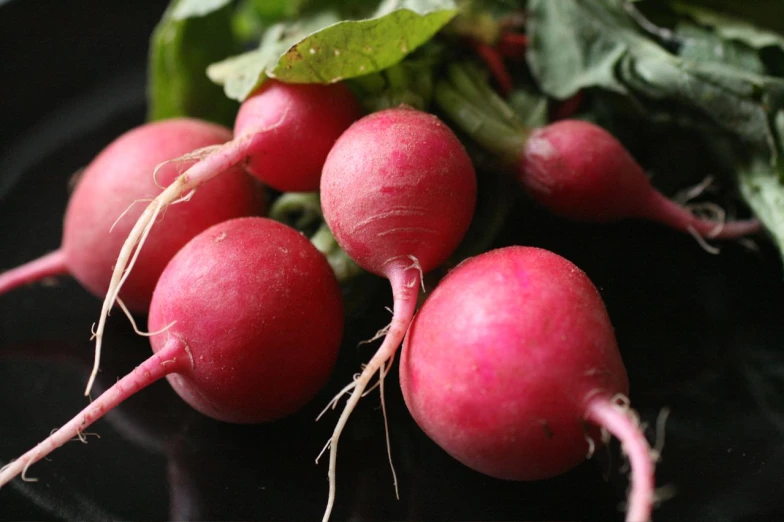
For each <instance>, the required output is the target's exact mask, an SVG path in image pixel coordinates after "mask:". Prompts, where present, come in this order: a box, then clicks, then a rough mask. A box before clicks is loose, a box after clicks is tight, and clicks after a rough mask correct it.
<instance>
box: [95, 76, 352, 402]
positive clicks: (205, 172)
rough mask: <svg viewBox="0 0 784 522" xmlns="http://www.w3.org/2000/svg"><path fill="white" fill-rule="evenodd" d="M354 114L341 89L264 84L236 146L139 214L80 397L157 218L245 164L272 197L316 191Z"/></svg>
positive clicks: (240, 120) (210, 157) (245, 112)
mask: <svg viewBox="0 0 784 522" xmlns="http://www.w3.org/2000/svg"><path fill="white" fill-rule="evenodd" d="M359 115H360V107H359V103H358V102H357V100H356V99H355V98H354V96H353V94H352V93H351V91H349V90H348V88H347V87H346V86H345V85H344V84H333V85H293V84H285V83H280V82H277V81H268V82H266V83H264V85H263V86H262V87H261V88H260V89H259V90H258V91H257V92H256V93H254V94H253V95H252V96H251V97H250V98H248V99H247V100H245V102H244V103H243V104H242V106H241V107H240V110H239V113H238V114H237V118H236V121H235V125H234V136H235V137H234V140H232V141H230V142H228V143H226V144H225V145H223V146H221V147H218V148H215V149H213V150H211V151H210V153H209V154H206V155H202V159H201V161H199V162H198V163H196V164H195V165H193V166H192V167H191V168H189V169H188V170H186V171H185V172H184V173H183V174H181V175H180V176H179V177H178V178H177V179H176V180H175V181H174V182H173V183H172V184H171V185H169V186H168V188H167V189H166V190H165V191H163V192H162V193H161V194H160V195H158V196H157V197H156V198H155V199H154V200H153V201H152V202H151V203H150V204H149V205H148V206H147V208H146V209H144V212H143V213H142V214H141V216H140V217H139V219H138V221H137V222H136V224H135V225H134V227H133V229H132V230H131V231H130V232H129V233H128V234H127V239H126V241H125V243H124V244H123V246H122V249H121V250H120V252H119V256H118V258H117V263H116V264H115V267H114V272H113V273H112V277H111V282H110V284H109V289H108V290H107V292H106V298H105V299H104V302H103V307H102V309H101V316H100V318H99V320H98V327H97V329H96V331H95V342H96V344H95V366H94V368H93V373H92V375H91V376H90V380H89V382H88V383H87V389H86V390H85V395H87V394H88V393H89V392H90V388H91V386H92V383H93V381H94V379H95V373H96V372H97V371H98V366H99V364H100V357H101V344H102V342H103V332H104V329H105V324H106V318H107V316H108V314H109V310H110V309H111V307H112V306H113V304H114V302H115V300H116V298H117V295H118V292H119V290H120V288H121V287H122V286H123V284H124V282H125V278H127V277H128V276H129V274H131V271H132V270H133V269H134V267H135V266H136V265H137V256H138V255H139V253H140V252H141V251H142V246H143V245H144V243H145V241H146V239H145V238H146V236H147V234H149V232H150V230H151V229H152V226H153V225H154V224H155V220H156V217H157V216H158V214H159V213H161V212H162V211H163V210H164V209H165V208H166V207H168V206H169V205H170V204H172V203H173V202H175V201H177V200H179V199H181V198H183V197H187V195H188V194H191V193H192V192H193V191H194V190H196V188H197V187H198V186H200V185H201V184H202V183H204V182H206V181H208V180H210V179H212V178H214V177H215V176H217V175H218V174H220V173H222V172H224V171H226V170H228V169H230V168H233V167H235V166H238V165H244V166H245V167H246V168H247V169H248V170H249V171H250V172H251V173H253V174H254V175H256V176H257V177H259V178H261V180H262V181H263V182H264V183H266V184H268V185H270V186H272V187H274V188H276V189H278V190H284V191H297V190H316V189H317V188H318V186H319V178H320V175H321V166H322V164H323V162H324V158H325V157H326V156H327V153H328V152H329V149H330V147H331V146H332V144H333V143H334V141H335V140H336V139H337V138H338V136H339V135H340V133H341V132H343V130H345V129H346V128H347V127H348V126H349V125H350V124H351V123H352V122H353V121H354V120H355V119H357V118H358V117H359ZM139 264H140V265H142V263H139ZM142 266H143V265H142ZM140 269H141V270H146V269H145V268H143V267H142V268H140Z"/></svg>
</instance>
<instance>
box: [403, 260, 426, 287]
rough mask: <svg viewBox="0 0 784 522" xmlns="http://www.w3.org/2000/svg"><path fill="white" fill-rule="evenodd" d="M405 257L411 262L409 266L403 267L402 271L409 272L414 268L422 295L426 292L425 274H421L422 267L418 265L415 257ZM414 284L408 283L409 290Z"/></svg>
mask: <svg viewBox="0 0 784 522" xmlns="http://www.w3.org/2000/svg"><path fill="white" fill-rule="evenodd" d="M406 257H408V258H409V259H410V260H411V264H410V265H409V266H407V267H405V268H404V269H403V270H411V269H412V268H415V269H416V270H417V272H419V284H420V286H421V287H422V293H423V294H424V293H425V292H426V291H427V290H425V274H424V273H423V272H422V265H420V264H419V259H417V258H416V256H412V255H408V256H406ZM414 284H415V283H414V282H413V281H411V282H410V283H409V288H411V287H413V286H414Z"/></svg>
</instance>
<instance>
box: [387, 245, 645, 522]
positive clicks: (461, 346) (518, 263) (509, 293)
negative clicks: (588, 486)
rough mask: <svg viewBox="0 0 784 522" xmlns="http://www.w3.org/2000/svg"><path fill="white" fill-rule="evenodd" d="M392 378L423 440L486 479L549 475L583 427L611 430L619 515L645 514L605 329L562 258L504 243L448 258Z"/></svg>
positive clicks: (621, 383) (584, 433) (636, 442)
mask: <svg viewBox="0 0 784 522" xmlns="http://www.w3.org/2000/svg"><path fill="white" fill-rule="evenodd" d="M400 386H401V389H402V391H403V397H404V399H405V402H406V405H407V406H408V409H409V411H410V412H411V414H412V416H413V417H414V419H415V420H416V422H417V424H419V426H420V427H421V428H422V430H423V431H424V432H425V433H426V434H427V435H428V436H429V437H430V438H432V439H433V440H434V441H435V442H436V443H437V444H438V445H439V446H441V447H442V448H443V449H444V450H446V451H447V453H449V454H450V455H452V456H453V457H454V458H456V459H457V460H459V461H460V462H462V463H464V464H465V465H467V466H469V467H471V468H472V469H474V470H477V471H479V472H482V473H485V474H487V475H490V476H493V477H496V478H501V479H509V480H538V479H543V478H547V477H552V476H554V475H558V474H561V473H563V472H565V471H567V470H569V469H571V468H572V467H574V466H576V465H577V464H578V463H580V462H581V461H583V460H585V458H586V455H587V454H588V452H589V444H588V440H587V438H588V437H591V438H592V439H593V440H594V442H596V443H597V444H599V443H600V440H599V439H598V437H597V430H596V427H595V425H597V424H598V425H600V426H603V427H605V428H607V429H608V430H609V431H610V432H611V433H612V434H615V435H616V436H619V435H618V434H620V435H621V436H623V439H622V442H623V443H624V447H625V449H626V451H627V452H628V453H630V455H632V467H633V470H634V471H633V482H634V483H635V488H636V490H635V494H636V496H635V497H634V498H635V502H632V503H631V504H632V507H633V509H634V512H633V513H632V511H631V510H630V514H633V515H634V517H639V518H632V519H631V520H647V519H648V517H649V516H650V509H651V504H652V500H653V467H652V463H651V459H650V457H649V449H648V445H647V442H646V441H645V438H644V437H643V436H642V434H641V433H640V432H639V429H638V428H637V427H636V425H634V423H633V422H632V421H631V420H630V419H629V417H628V416H627V415H623V414H621V412H620V410H619V409H618V408H617V407H616V406H615V404H614V403H613V402H612V398H613V397H614V396H616V395H618V394H621V395H624V396H626V395H627V394H628V390H629V385H628V381H627V376H626V370H625V368H624V365H623V362H622V361H621V357H620V354H619V353H618V347H617V342H616V339H615V334H614V332H613V327H612V324H611V323H610V319H609V317H608V315H607V311H606V308H605V306H604V303H603V302H602V299H601V297H600V295H599V293H598V291H597V290H596V288H595V287H594V286H593V284H592V283H591V281H590V280H589V279H588V277H587V276H586V275H585V273H584V272H582V271H581V270H580V269H579V268H577V267H576V266H574V265H573V264H572V263H570V262H569V261H567V260H566V259H564V258H562V257H560V256H558V255H556V254H553V253H552V252H548V251H546V250H542V249H538V248H531V247H508V248H504V249H498V250H493V251H490V252H488V253H485V254H481V255H479V256H476V257H474V258H471V259H469V260H467V261H465V262H463V263H462V264H460V265H458V266H457V267H456V268H455V269H454V270H453V271H451V272H450V273H449V274H448V275H447V276H446V277H445V278H444V279H443V280H442V281H441V282H440V283H439V285H438V286H437V287H436V289H435V291H434V292H433V293H432V294H431V295H430V297H429V298H428V299H427V301H425V304H424V305H423V306H422V308H421V309H420V310H419V312H418V313H417V315H416V317H415V318H414V320H413V322H412V323H411V326H410V327H409V330H408V333H407V335H406V339H405V341H404V344H403V351H402V355H401V360H400ZM608 419H609V420H608ZM589 420H590V421H592V422H593V424H594V426H591V424H589V423H588V421H589ZM618 426H621V428H620V429H618ZM629 448H632V449H631V450H630V449H629Z"/></svg>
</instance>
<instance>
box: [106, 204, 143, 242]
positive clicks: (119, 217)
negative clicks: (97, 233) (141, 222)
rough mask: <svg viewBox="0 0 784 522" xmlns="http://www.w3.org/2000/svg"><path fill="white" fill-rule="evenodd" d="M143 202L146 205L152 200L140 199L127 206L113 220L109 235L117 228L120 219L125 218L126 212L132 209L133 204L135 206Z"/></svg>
mask: <svg viewBox="0 0 784 522" xmlns="http://www.w3.org/2000/svg"><path fill="white" fill-rule="evenodd" d="M143 201H144V202H146V203H151V202H152V199H150V198H142V199H137V200H134V201H133V202H131V204H130V205H128V208H126V209H125V210H123V212H122V214H120V215H119V216H117V219H115V220H114V223H112V226H111V227H109V233H110V234H111V233H112V231H113V230H114V227H116V226H117V223H119V222H120V220H121V219H122V218H124V217H125V216H126V214H128V212H130V210H131V209H132V208H133V206H134V205H135V204H137V203H141V202H143Z"/></svg>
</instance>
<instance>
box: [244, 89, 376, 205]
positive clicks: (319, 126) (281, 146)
mask: <svg viewBox="0 0 784 522" xmlns="http://www.w3.org/2000/svg"><path fill="white" fill-rule="evenodd" d="M361 114H362V110H361V107H360V105H359V102H358V101H357V100H356V98H355V97H354V95H353V94H352V92H351V91H350V90H349V88H348V87H347V86H346V85H345V84H343V83H337V84H332V85H320V84H285V83H281V82H278V81H275V80H269V81H267V82H265V83H264V85H263V86H262V87H261V88H260V89H259V90H258V91H257V92H256V93H255V94H253V95H252V96H251V97H249V98H248V99H247V100H245V102H243V104H242V106H241V107H240V110H239V112H238V113H237V118H236V120H235V122H234V135H235V136H236V137H241V136H246V135H251V136H252V138H251V141H250V143H249V144H248V149H247V150H248V163H247V165H246V167H245V168H246V169H247V170H248V172H250V173H252V174H254V175H255V176H257V177H258V178H259V179H261V180H262V181H263V182H264V183H265V184H267V185H269V186H271V187H273V188H275V189H277V190H281V191H285V192H310V191H315V190H318V188H319V179H320V178H321V168H322V166H323V164H324V158H326V157H327V154H328V153H329V150H330V149H331V148H332V145H333V144H334V143H335V140H336V139H338V137H339V136H340V134H341V133H342V132H343V131H344V130H346V128H347V127H348V126H349V125H351V123H353V122H354V120H356V119H357V118H359V117H360V116H361Z"/></svg>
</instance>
